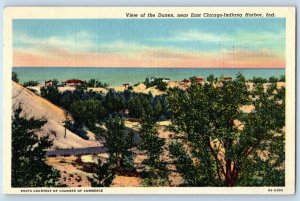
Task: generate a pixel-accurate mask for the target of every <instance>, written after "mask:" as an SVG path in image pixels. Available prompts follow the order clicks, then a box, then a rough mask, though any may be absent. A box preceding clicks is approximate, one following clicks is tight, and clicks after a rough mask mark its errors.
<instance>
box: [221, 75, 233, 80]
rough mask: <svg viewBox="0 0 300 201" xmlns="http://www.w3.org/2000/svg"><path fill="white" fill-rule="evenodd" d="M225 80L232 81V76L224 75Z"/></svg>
mask: <svg viewBox="0 0 300 201" xmlns="http://www.w3.org/2000/svg"><path fill="white" fill-rule="evenodd" d="M223 81H232V77H229V76H228V77H224V78H223Z"/></svg>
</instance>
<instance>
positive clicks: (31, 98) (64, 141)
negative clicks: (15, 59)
mask: <svg viewBox="0 0 300 201" xmlns="http://www.w3.org/2000/svg"><path fill="white" fill-rule="evenodd" d="M12 97H13V99H12V107H13V108H12V109H15V108H17V107H18V105H19V104H20V105H21V107H22V109H23V111H22V115H26V116H27V117H28V118H31V117H34V118H36V119H40V118H45V119H46V120H47V123H46V124H45V125H44V126H43V127H42V130H41V131H40V132H39V133H38V135H40V136H43V135H47V134H48V135H50V138H51V139H53V147H52V149H57V148H59V149H64V148H83V147H95V146H99V145H101V143H100V142H98V141H95V140H84V139H82V138H80V137H78V136H77V135H76V134H74V133H72V132H70V131H67V138H64V132H65V128H64V127H63V121H64V120H65V116H64V110H63V109H61V108H60V107H58V106H56V105H54V104H52V103H51V102H49V101H47V100H46V99H44V98H42V97H40V96H38V95H36V94H34V93H33V92H31V91H30V90H28V89H26V88H24V87H22V86H21V85H19V84H17V83H15V82H13V91H12ZM71 119H72V117H71ZM89 135H90V134H89Z"/></svg>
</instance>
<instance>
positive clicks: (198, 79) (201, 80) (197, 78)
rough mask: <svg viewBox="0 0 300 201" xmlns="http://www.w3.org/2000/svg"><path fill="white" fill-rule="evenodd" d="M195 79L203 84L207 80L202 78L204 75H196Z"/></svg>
mask: <svg viewBox="0 0 300 201" xmlns="http://www.w3.org/2000/svg"><path fill="white" fill-rule="evenodd" d="M195 80H196V82H197V83H201V84H202V83H204V82H205V79H204V78H202V77H196V79H195Z"/></svg>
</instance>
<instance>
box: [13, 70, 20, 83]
mask: <svg viewBox="0 0 300 201" xmlns="http://www.w3.org/2000/svg"><path fill="white" fill-rule="evenodd" d="M12 80H13V81H14V82H16V83H19V76H18V74H17V73H16V72H12Z"/></svg>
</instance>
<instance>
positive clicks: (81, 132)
mask: <svg viewBox="0 0 300 201" xmlns="http://www.w3.org/2000/svg"><path fill="white" fill-rule="evenodd" d="M64 126H65V127H66V128H67V129H68V130H70V131H71V132H73V133H75V134H76V135H78V136H79V137H81V138H82V139H84V140H88V139H89V137H88V136H87V132H86V131H85V130H84V129H83V128H82V127H81V126H78V125H77V124H76V123H72V122H70V121H69V122H66V123H65V125H64Z"/></svg>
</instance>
